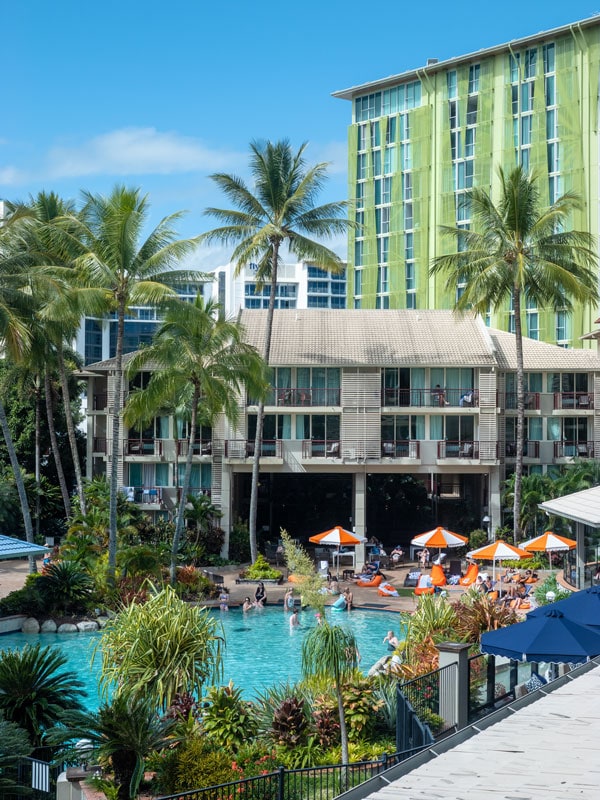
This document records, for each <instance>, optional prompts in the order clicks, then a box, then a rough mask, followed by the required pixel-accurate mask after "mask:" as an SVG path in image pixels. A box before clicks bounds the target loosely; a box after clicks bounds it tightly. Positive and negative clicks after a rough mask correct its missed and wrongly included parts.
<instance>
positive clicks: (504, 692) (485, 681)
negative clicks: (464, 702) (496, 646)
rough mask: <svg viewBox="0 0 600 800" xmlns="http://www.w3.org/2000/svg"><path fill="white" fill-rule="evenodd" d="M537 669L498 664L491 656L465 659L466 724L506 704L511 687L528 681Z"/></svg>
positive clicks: (510, 663) (505, 663) (512, 662)
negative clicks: (466, 667) (467, 696)
mask: <svg viewBox="0 0 600 800" xmlns="http://www.w3.org/2000/svg"><path fill="white" fill-rule="evenodd" d="M536 666H537V665H535V664H533V663H528V662H523V663H520V662H518V661H510V662H508V663H507V662H506V660H505V659H502V660H501V661H500V662H498V661H497V660H496V657H495V656H492V655H487V654H485V653H480V654H479V655H476V656H471V658H469V722H472V721H473V720H475V719H478V718H479V717H481V716H483V715H484V714H486V713H488V712H489V711H491V710H493V708H494V706H496V705H498V704H499V703H502V702H507V701H508V700H510V699H512V697H513V696H514V691H515V686H516V685H517V684H518V683H522V682H523V681H526V680H527V679H528V678H530V677H531V672H532V670H533V668H534V667H536Z"/></svg>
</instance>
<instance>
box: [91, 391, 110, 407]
mask: <svg viewBox="0 0 600 800" xmlns="http://www.w3.org/2000/svg"><path fill="white" fill-rule="evenodd" d="M107 404H108V395H107V394H106V392H103V393H101V394H95V395H94V396H93V397H92V409H93V410H94V411H104V409H105V408H106V406H107Z"/></svg>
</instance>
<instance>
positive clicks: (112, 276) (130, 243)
mask: <svg viewBox="0 0 600 800" xmlns="http://www.w3.org/2000/svg"><path fill="white" fill-rule="evenodd" d="M84 200H85V204H84V206H83V208H82V209H81V210H80V211H79V213H78V214H77V215H66V216H64V217H62V218H61V219H59V220H55V221H54V225H53V227H54V228H55V229H57V230H59V229H60V232H61V233H62V238H63V239H64V238H65V237H67V238H68V241H69V242H75V243H76V244H77V245H78V246H79V247H80V249H81V255H79V256H78V257H77V258H76V259H75V260H74V261H73V266H74V269H75V276H74V284H75V288H76V290H77V291H76V292H75V296H74V299H73V301H72V302H73V303H75V302H78V303H79V307H80V308H83V309H85V310H86V311H88V312H90V313H95V314H109V313H114V315H115V317H116V322H117V333H116V343H115V372H114V374H115V384H114V397H115V402H114V405H113V413H112V443H111V452H112V453H113V458H112V459H111V461H110V464H111V469H110V500H109V536H108V579H109V583H113V584H114V580H115V570H116V563H117V529H118V524H117V496H118V482H119V463H120V461H119V458H117V455H118V453H119V452H120V449H119V448H120V446H121V414H122V398H123V394H122V384H123V346H124V331H125V316H126V314H128V313H129V311H130V309H131V308H132V307H134V306H139V305H159V304H161V303H162V302H163V301H165V300H166V299H167V298H169V297H172V296H173V295H174V294H175V292H174V290H173V289H172V288H170V287H171V286H173V285H175V284H177V283H178V282H180V281H189V280H194V279H197V278H198V274H197V273H192V272H190V271H189V270H188V271H181V270H175V269H174V268H175V267H176V266H177V265H178V264H179V262H180V261H181V259H183V258H184V257H185V256H187V255H188V254H189V253H191V252H192V251H193V249H194V247H195V246H196V244H197V241H196V240H191V239H183V240H178V239H177V238H176V233H175V231H174V229H173V228H172V225H173V223H174V222H176V221H177V220H178V219H179V218H180V217H181V214H172V215H170V216H168V217H166V218H164V219H163V220H162V221H161V222H159V224H158V225H157V226H156V228H154V230H152V231H151V232H150V234H149V235H148V236H147V237H146V239H145V240H143V241H142V236H143V235H144V234H145V229H146V226H147V224H148V213H149V204H148V199H147V197H144V196H142V195H141V194H140V191H139V190H138V189H128V188H126V187H124V186H116V187H115V188H114V189H113V190H112V192H111V193H110V194H109V195H108V196H107V197H104V196H102V195H94V194H90V193H88V192H85V193H84ZM61 241H62V239H61Z"/></svg>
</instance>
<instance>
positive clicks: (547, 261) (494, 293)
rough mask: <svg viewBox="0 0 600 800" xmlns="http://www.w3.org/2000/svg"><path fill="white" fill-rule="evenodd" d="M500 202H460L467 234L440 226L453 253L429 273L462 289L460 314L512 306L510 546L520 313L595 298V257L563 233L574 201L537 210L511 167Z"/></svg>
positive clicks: (528, 182)
mask: <svg viewBox="0 0 600 800" xmlns="http://www.w3.org/2000/svg"><path fill="white" fill-rule="evenodd" d="M498 174H499V179H500V189H501V191H500V198H499V201H498V203H497V204H494V202H493V201H492V198H491V196H490V194H489V193H488V192H487V191H485V190H484V189H480V188H476V189H472V190H471V191H470V192H469V193H468V194H467V195H466V201H465V202H467V203H469V204H470V210H471V216H472V219H473V221H474V228H475V230H463V229H460V228H448V227H443V228H442V233H444V234H446V235H448V236H450V237H453V238H454V239H455V240H456V241H457V243H459V244H460V245H461V249H460V252H457V253H451V254H449V255H442V256H437V257H436V258H434V260H433V263H432V266H431V273H432V274H437V273H440V272H444V273H446V274H447V276H448V279H449V280H450V282H451V283H452V284H454V283H456V284H458V283H459V282H460V283H465V284H466V286H465V290H464V292H463V294H462V295H461V297H460V298H459V299H458V300H457V302H456V306H455V309H456V310H457V311H460V312H464V311H467V310H469V309H473V310H475V311H476V312H478V313H479V314H482V315H483V314H485V313H487V311H488V309H489V308H490V307H491V308H492V309H493V310H494V311H498V310H499V309H500V308H502V307H503V306H504V305H505V304H506V302H507V301H511V302H512V310H513V312H514V324H515V347H516V355H517V435H516V452H517V457H516V462H515V485H514V498H513V499H514V503H513V511H514V514H513V520H514V521H513V525H514V528H513V531H514V540H515V543H516V542H517V541H518V539H519V536H520V533H521V527H520V518H521V515H520V508H521V480H522V476H523V430H524V419H525V402H524V395H525V392H524V368H523V331H522V325H521V309H522V307H523V305H524V303H525V302H526V301H527V300H529V301H532V302H534V303H535V304H536V305H537V306H538V307H551V308H554V309H564V310H567V311H570V310H572V308H573V306H574V304H575V303H576V304H588V303H592V302H594V301H595V300H596V299H597V296H598V290H597V280H598V276H597V269H598V267H597V253H596V252H595V247H594V239H593V237H592V236H591V234H589V233H586V232H583V231H572V230H567V226H568V222H569V219H570V216H571V214H572V212H573V211H574V210H576V209H579V208H580V207H581V203H580V201H579V198H578V197H577V196H576V195H575V194H573V193H570V192H568V193H566V194H564V195H562V196H561V197H559V198H558V200H556V201H555V202H554V203H552V205H550V206H548V207H544V206H543V205H542V202H541V198H540V190H539V188H538V183H537V178H536V177H535V176H533V175H530V174H528V173H526V172H525V171H524V170H523V168H522V167H516V168H515V169H513V170H512V172H510V173H509V174H505V173H504V171H503V170H502V169H499V170H498Z"/></svg>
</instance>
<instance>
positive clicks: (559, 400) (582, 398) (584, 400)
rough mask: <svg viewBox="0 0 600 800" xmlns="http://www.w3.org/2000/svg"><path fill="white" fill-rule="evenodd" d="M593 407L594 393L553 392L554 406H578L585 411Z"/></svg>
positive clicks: (557, 407) (558, 407) (568, 407)
mask: <svg viewBox="0 0 600 800" xmlns="http://www.w3.org/2000/svg"><path fill="white" fill-rule="evenodd" d="M593 407H594V395H593V394H591V393H590V392H554V408H555V409H557V410H559V409H568V410H569V411H571V410H572V409H574V408H579V409H581V410H582V411H587V410H588V409H589V408H593Z"/></svg>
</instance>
